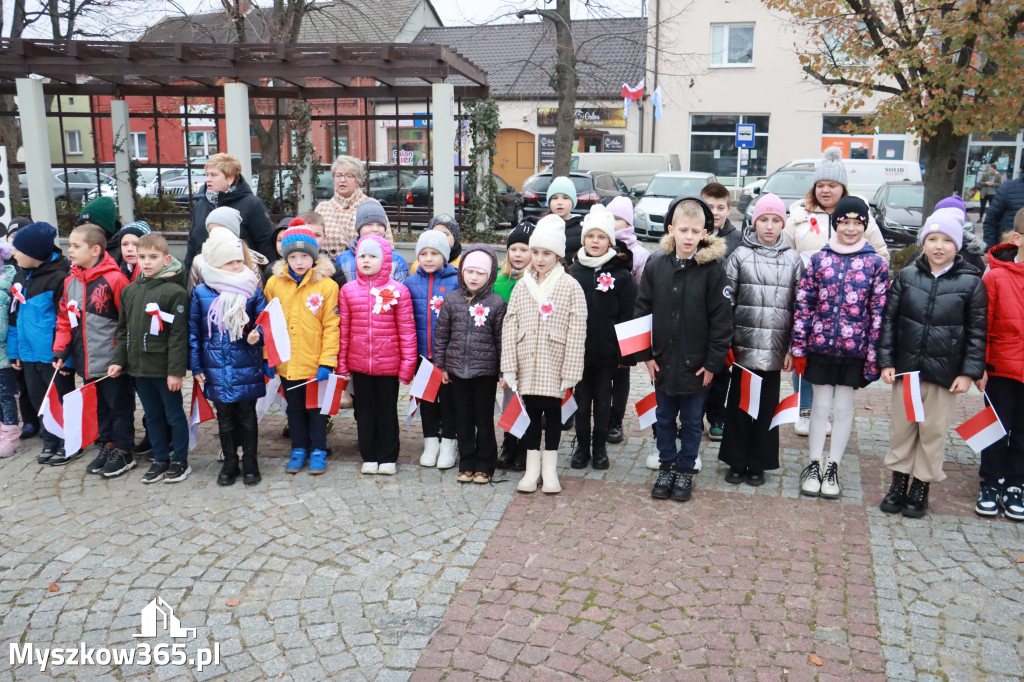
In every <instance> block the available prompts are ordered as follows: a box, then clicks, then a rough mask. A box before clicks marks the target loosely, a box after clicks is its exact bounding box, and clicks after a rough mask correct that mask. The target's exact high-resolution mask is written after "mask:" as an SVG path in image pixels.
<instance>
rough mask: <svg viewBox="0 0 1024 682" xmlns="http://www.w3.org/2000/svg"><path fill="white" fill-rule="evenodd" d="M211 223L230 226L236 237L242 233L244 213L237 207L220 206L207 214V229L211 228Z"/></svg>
mask: <svg viewBox="0 0 1024 682" xmlns="http://www.w3.org/2000/svg"><path fill="white" fill-rule="evenodd" d="M210 223H216V224H217V225H221V226H223V227H226V228H228V229H229V230H231V233H232V234H233V235H235V236H236V237H238V236H241V234H242V214H241V213H239V212H238V209H237V208H231V207H230V206H218V207H217V208H215V209H213V210H212V211H210V213H209V215H207V216H206V227H207V229H209V227H210Z"/></svg>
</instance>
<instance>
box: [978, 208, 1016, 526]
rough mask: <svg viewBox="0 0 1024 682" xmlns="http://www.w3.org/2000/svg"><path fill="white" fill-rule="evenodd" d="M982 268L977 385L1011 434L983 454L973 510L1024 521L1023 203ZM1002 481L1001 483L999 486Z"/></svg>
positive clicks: (987, 514) (982, 513)
mask: <svg viewBox="0 0 1024 682" xmlns="http://www.w3.org/2000/svg"><path fill="white" fill-rule="evenodd" d="M988 266H989V271H988V272H987V273H985V289H986V291H987V292H988V346H987V348H986V357H985V367H986V373H985V376H984V377H982V380H981V381H980V382H979V385H978V389H979V390H981V391H985V390H986V388H987V391H988V392H987V395H988V399H989V402H990V403H991V404H992V408H993V409H994V410H995V411H996V414H997V415H998V416H999V421H1001V422H1002V423H1003V428H1005V429H1006V430H1007V431H1008V432H1009V435H1008V436H1007V437H1005V438H1001V439H999V441H997V442H995V443H993V444H992V445H990V446H988V447H987V448H985V449H984V450H983V451H982V453H981V469H980V471H979V473H980V474H981V493H980V494H979V496H978V503H977V504H976V505H975V507H974V511H975V512H976V513H977V514H979V515H981V516H996V515H998V514H999V510H1000V509H1002V510H1003V514H1004V515H1005V516H1006V518H1008V519H1013V520H1014V521H1024V495H1022V489H1024V363H1022V362H1021V354H1020V350H1019V348H1020V339H1021V337H1022V336H1024V319H1022V317H1021V315H1020V313H1019V311H1020V310H1021V308H1022V307H1024V208H1022V209H1021V210H1019V211H1017V215H1016V216H1014V219H1013V232H1012V233H1010V242H1009V243H1008V244H1000V245H999V246H994V247H992V249H990V250H989V252H988ZM1000 480H1002V484H1001V485H1000Z"/></svg>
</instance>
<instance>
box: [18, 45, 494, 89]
mask: <svg viewBox="0 0 1024 682" xmlns="http://www.w3.org/2000/svg"><path fill="white" fill-rule="evenodd" d="M29 75H38V76H42V77H43V78H47V79H49V80H50V82H49V83H46V84H44V86H43V87H44V89H45V91H46V92H47V93H52V94H69V95H73V94H76V95H111V96H125V95H144V96H150V95H169V96H185V97H203V96H207V97H212V96H218V95H219V94H221V92H222V86H223V85H224V83H225V82H232V81H235V82H241V83H246V84H248V85H249V86H250V90H249V96H250V97H271V98H294V99H317V98H325V97H388V98H391V97H398V98H418V99H426V98H429V97H430V92H431V89H430V85H431V84H432V83H440V82H443V81H445V80H446V79H448V78H450V77H452V76H461V77H462V78H465V79H467V80H468V81H469V82H470V83H471V85H459V86H456V87H455V94H456V96H457V97H466V98H476V97H486V96H487V92H488V85H487V74H486V73H485V72H484V71H482V70H481V69H479V68H478V67H477V66H476V65H474V64H473V63H472V62H470V61H469V60H468V59H466V58H465V57H463V56H462V55H460V54H459V53H458V52H456V51H454V50H452V49H451V48H449V47H446V46H443V45H431V44H427V45H424V44H420V43H397V44H349V45H339V44H333V43H298V44H267V43H242V44H233V45H214V44H202V43H125V42H100V41H84V40H82V41H79V40H72V41H66V42H60V41H52V40H20V39H10V38H4V39H0V93H13V92H14V91H15V87H14V79H15V78H25V77H27V76H29ZM356 77H360V78H372V79H374V80H375V81H377V83H378V85H377V86H352V85H349V83H350V80H349V79H351V78H356ZM400 78H401V79H402V80H401V83H399V82H398V81H399V79H400ZM311 79H323V80H324V81H327V82H328V83H330V85H327V86H323V85H310V84H309V83H310V81H311ZM408 79H418V80H419V81H421V82H422V85H418V84H413V83H410V81H409V80H408ZM271 81H272V82H273V85H270V84H269V82H271ZM460 81H461V79H460Z"/></svg>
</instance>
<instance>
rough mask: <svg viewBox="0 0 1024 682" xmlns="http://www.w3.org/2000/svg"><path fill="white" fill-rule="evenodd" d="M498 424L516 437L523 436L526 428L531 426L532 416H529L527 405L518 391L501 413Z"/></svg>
mask: <svg viewBox="0 0 1024 682" xmlns="http://www.w3.org/2000/svg"><path fill="white" fill-rule="evenodd" d="M498 426H499V427H501V430H502V431H507V432H508V433H510V434H512V435H513V436H515V437H516V438H522V437H523V435H524V434H525V433H526V429H528V428H529V427H530V417H529V416H527V414H526V406H525V405H523V401H522V399H520V397H519V394H518V393H516V394H515V395H513V396H512V400H510V401H509V403H508V407H506V408H505V411H504V412H502V413H501V419H499V420H498Z"/></svg>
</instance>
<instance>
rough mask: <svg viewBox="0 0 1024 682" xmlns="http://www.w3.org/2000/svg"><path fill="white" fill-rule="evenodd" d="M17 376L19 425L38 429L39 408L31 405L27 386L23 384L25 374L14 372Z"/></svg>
mask: <svg viewBox="0 0 1024 682" xmlns="http://www.w3.org/2000/svg"><path fill="white" fill-rule="evenodd" d="M15 374H17V375H18V410H19V411H20V412H21V423H22V424H32V425H33V426H35V427H36V429H37V430H38V429H39V408H38V407H37V406H35V405H33V404H32V398H31V397H29V394H28V384H27V383H25V372H23V371H20V372H15Z"/></svg>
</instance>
